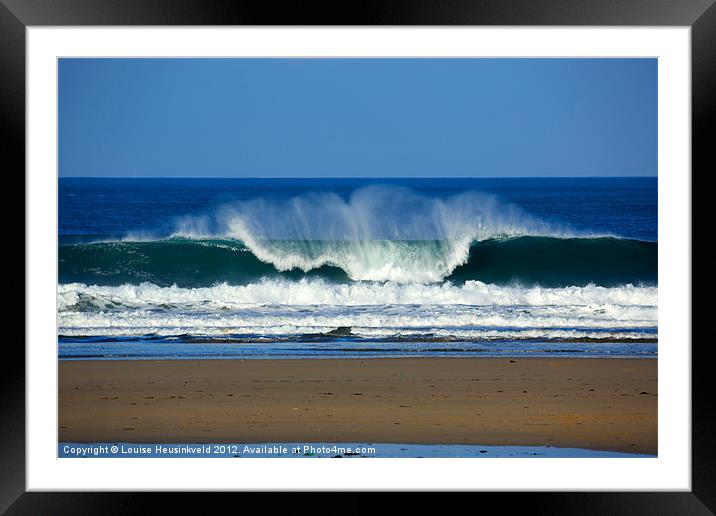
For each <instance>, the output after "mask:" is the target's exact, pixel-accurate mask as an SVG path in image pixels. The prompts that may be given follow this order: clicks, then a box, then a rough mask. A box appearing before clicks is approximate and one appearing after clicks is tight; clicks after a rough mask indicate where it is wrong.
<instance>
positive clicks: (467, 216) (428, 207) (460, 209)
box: [173, 186, 575, 283]
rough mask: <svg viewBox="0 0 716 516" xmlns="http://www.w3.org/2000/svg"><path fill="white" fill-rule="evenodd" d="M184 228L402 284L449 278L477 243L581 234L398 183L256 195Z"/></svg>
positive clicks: (476, 199)
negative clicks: (345, 193)
mask: <svg viewBox="0 0 716 516" xmlns="http://www.w3.org/2000/svg"><path fill="white" fill-rule="evenodd" d="M177 226H178V227H177V230H176V231H175V232H174V234H173V236H174V237H183V238H192V239H201V238H205V239H206V238H232V239H236V240H240V241H241V242H243V243H244V244H245V245H246V246H247V247H248V248H249V249H250V250H251V252H252V253H253V254H254V255H255V256H256V257H257V258H258V259H259V260H261V261H263V262H265V263H270V264H272V265H273V266H274V267H275V268H276V269H277V270H279V271H288V270H292V269H300V270H302V271H304V272H307V271H310V270H314V269H317V268H320V267H323V266H326V265H327V266H335V267H339V268H341V269H343V270H344V271H345V272H346V273H347V275H348V277H349V278H350V279H352V280H369V281H394V282H399V283H426V282H436V281H440V280H442V279H444V278H445V277H447V276H448V275H449V274H450V273H451V272H452V271H453V270H454V269H455V268H456V267H458V266H460V265H463V264H465V263H466V262H467V260H468V258H469V255H470V246H471V244H472V243H473V242H480V241H484V240H488V239H495V238H504V237H515V236H525V235H533V236H552V237H567V236H575V235H574V233H570V232H569V231H568V230H566V229H564V228H560V227H557V226H555V225H553V224H548V223H546V222H544V221H541V220H539V219H536V218H534V217H532V216H530V215H528V214H526V213H525V212H523V211H522V210H520V209H519V208H517V207H516V206H513V205H510V204H504V203H501V202H499V201H498V200H497V199H496V198H495V197H494V196H490V195H485V194H481V193H477V192H467V193H461V194H459V195H455V196H453V197H448V198H442V199H440V198H432V197H426V196H423V195H419V194H417V193H415V192H414V191H412V190H410V189H408V188H404V187H396V186H368V187H364V188H360V189H358V190H356V191H354V192H353V193H352V194H351V195H350V197H349V198H347V199H344V198H342V197H341V196H339V195H337V194H335V193H312V194H307V195H303V196H298V197H293V198H290V199H282V200H274V199H255V200H251V201H246V202H240V203H234V204H231V205H226V206H224V207H222V208H220V209H219V210H218V211H217V213H216V214H214V215H212V216H200V217H185V218H183V219H181V220H180V221H179V222H178V224H177ZM417 242H419V244H417ZM425 242H430V243H431V244H429V245H426V244H425Z"/></svg>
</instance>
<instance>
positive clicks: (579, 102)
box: [59, 59, 657, 177]
mask: <svg viewBox="0 0 716 516" xmlns="http://www.w3.org/2000/svg"><path fill="white" fill-rule="evenodd" d="M59 174H60V176H61V177H62V176H64V177H68V176H98V177H120V176H122V177H503V176H504V177H515V176H518V177H519V176H529V177H533V176H655V175H656V174H657V60H656V59H61V60H60V62H59Z"/></svg>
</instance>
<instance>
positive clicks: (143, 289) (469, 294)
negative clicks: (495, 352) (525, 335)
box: [58, 278, 658, 315]
mask: <svg viewBox="0 0 716 516" xmlns="http://www.w3.org/2000/svg"><path fill="white" fill-rule="evenodd" d="M657 293H658V288H657V287H641V286H634V285H624V286H621V287H611V288H610V287H600V286H595V285H588V286H585V287H563V288H543V287H538V286H535V287H520V286H498V285H492V284H487V283H483V282H480V281H467V282H465V283H464V284H463V285H454V284H452V283H449V282H448V283H443V284H427V285H422V284H400V283H394V282H386V283H378V282H353V283H349V284H332V283H327V282H325V281H323V280H321V279H305V278H304V279H301V280H298V281H290V280H285V279H266V278H264V279H262V280H260V281H258V282H257V283H251V284H249V285H228V284H226V283H221V284H218V285H215V286H212V287H203V288H180V287H177V286H172V287H159V286H157V285H154V284H152V283H142V284H139V285H130V284H127V285H122V286H119V287H107V286H96V285H93V286H90V285H84V284H81V283H70V284H64V285H59V286H58V303H59V310H60V311H63V310H67V309H69V308H70V307H72V306H75V305H77V304H78V303H79V302H80V300H82V299H84V301H86V302H89V303H92V304H93V305H95V306H96V307H97V308H103V307H104V308H108V307H111V306H112V305H122V306H127V307H137V308H141V307H143V306H150V305H155V306H157V305H164V304H186V305H193V306H200V305H201V306H204V307H211V308H241V307H245V306H258V305H333V306H359V305H406V304H409V305H415V304H421V305H473V306H492V305H499V306H510V305H520V306H522V305H524V306H549V305H551V306H557V307H565V306H590V307H591V306H597V307H601V308H602V309H604V310H609V309H611V308H613V307H622V308H626V307H651V308H654V309H655V308H656V306H657ZM611 315H615V314H611Z"/></svg>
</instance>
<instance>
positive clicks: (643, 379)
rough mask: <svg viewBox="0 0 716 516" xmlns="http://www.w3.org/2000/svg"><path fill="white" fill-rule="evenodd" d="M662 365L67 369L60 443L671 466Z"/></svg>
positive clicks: (372, 363) (533, 361) (380, 362)
mask: <svg viewBox="0 0 716 516" xmlns="http://www.w3.org/2000/svg"><path fill="white" fill-rule="evenodd" d="M657 365H658V361H657V360H638V359H635V358H617V357H609V358H602V357H600V358H596V357H590V358H586V357H585V358H534V357H529V358H523V357H500V358H487V357H480V358H472V357H471V358H464V357H461V358H435V357H419V358H412V357H411V358H381V359H374V358H343V359H334V358H326V359H283V358H282V359H260V360H256V359H243V360H242V359H233V360H232V359H229V360H212V359H202V360H60V361H59V363H58V369H59V435H58V437H59V441H60V442H77V443H82V442H98V441H101V442H130V443H131V442H134V443H154V442H163V443H166V442H176V443H189V442H195V443H201V442H211V443H214V442H216V443H219V442H234V443H236V442H254V443H272V442H335V443H340V442H382V443H413V444H465V445H471V444H477V445H484V446H490V445H492V446H555V447H563V448H583V449H593V450H605V451H616V452H627V453H646V454H652V455H655V454H657V445H658V438H657V400H658V396H657Z"/></svg>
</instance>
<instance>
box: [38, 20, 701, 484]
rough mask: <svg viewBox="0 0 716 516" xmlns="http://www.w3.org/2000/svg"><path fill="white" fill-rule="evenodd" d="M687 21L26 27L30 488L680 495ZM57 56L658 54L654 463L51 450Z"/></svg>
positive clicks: (686, 415)
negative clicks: (120, 455) (637, 24)
mask: <svg viewBox="0 0 716 516" xmlns="http://www.w3.org/2000/svg"><path fill="white" fill-rule="evenodd" d="M690 39H691V34H690V29H689V28H688V27H672V28H607V27H595V28H552V27H549V28H548V27H537V28H503V27H499V28H497V27H494V28H475V27H461V28H422V27H421V28H416V27H405V28H298V27H294V28H256V27H252V28H240V27H231V28H184V27H181V28H180V27H174V28H119V27H111V28H96V27H93V28H68V27H60V28H47V27H31V28H28V30H27V102H28V104H27V122H28V123H27V179H26V181H27V219H26V222H27V225H26V227H27V265H28V269H27V272H26V278H27V280H26V282H27V285H26V286H27V297H26V299H27V311H26V314H27V319H26V325H27V327H26V335H27V337H26V339H27V341H26V346H27V347H26V353H27V429H26V433H27V489H28V490H30V491H35V490H50V489H52V490H119V489H128V490H152V489H162V490H185V489H196V490H233V489H281V488H283V489H409V490H415V489H427V488H432V489H461V490H462V489H481V490H585V489H589V490H664V489H669V490H690V486H691V461H690V454H691V425H690V416H691V414H690V412H691V411H690V407H691V391H690V374H691V373H690V361H691V306H690V299H691V296H690V291H691V279H690V278H691V275H690V270H691V256H690V248H691V242H690V235H691V221H690V215H689V214H690V202H691V198H690V189H691V186H690V176H691V174H690V171H691V156H690V146H691V131H690V128H691V99H690V91H691V90H690V75H691V74H690V72H691V70H690ZM58 56H97V57H102V56H106V57H109V56H116V57H126V56H177V57H182V56H184V57H189V56H227V57H228V56H296V57H298V56H346V57H347V56H376V57H378V56H415V57H418V56H436V57H440V56H454V57H456V56H465V57H470V56H485V57H501V56H513V57H514V56H520V57H532V56H534V57H539V56H543V57H566V56H569V57H610V56H622V57H623V56H631V57H658V58H659V294H660V296H659V313H660V317H659V457H658V458H656V459H491V460H485V459H366V460H358V461H335V460H292V459H252V460H250V461H244V460H242V461H233V460H216V459H168V460H162V459H127V460H121V459H93V460H76V459H57V458H56V454H57V446H56V442H57V433H56V432H57V429H56V420H57V419H56V418H57V405H56V402H57V390H56V386H57V369H56V367H57V354H56V322H55V317H56V311H55V310H56V309H55V303H56V293H55V292H56V290H55V289H56V285H57V278H56V264H57V248H56V238H57V227H56V220H57V218H56V213H57V182H56V170H57V158H56V156H57V144H56V142H57V92H56V87H57V81H56V70H57V58H58Z"/></svg>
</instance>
